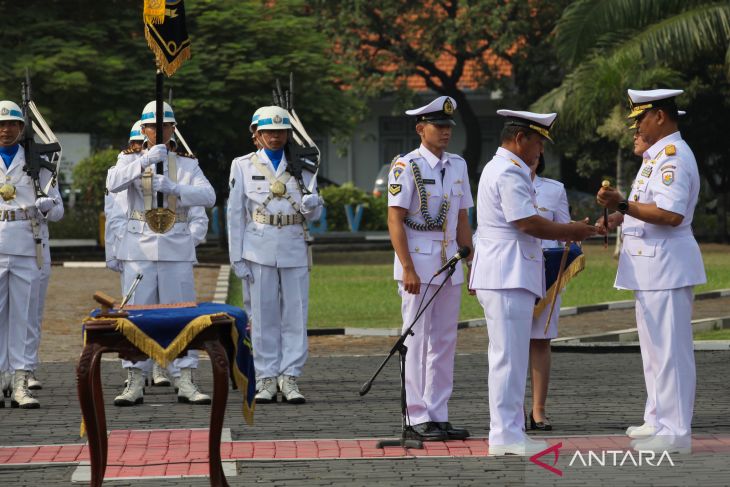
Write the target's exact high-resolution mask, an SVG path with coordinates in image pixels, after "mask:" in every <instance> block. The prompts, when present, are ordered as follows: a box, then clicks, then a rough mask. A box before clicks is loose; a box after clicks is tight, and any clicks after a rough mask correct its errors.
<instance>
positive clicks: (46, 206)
mask: <svg viewBox="0 0 730 487" xmlns="http://www.w3.org/2000/svg"><path fill="white" fill-rule="evenodd" d="M54 206H56V201H55V200H54V199H53V198H48V197H47V196H41V197H40V198H38V199H36V200H35V207H36V208H38V211H40V212H41V213H43V214H46V213H48V212H49V211H51V208H53V207H54Z"/></svg>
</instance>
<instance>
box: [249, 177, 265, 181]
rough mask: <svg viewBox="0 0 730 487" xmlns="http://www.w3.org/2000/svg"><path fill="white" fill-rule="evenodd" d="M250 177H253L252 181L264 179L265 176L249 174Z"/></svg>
mask: <svg viewBox="0 0 730 487" xmlns="http://www.w3.org/2000/svg"><path fill="white" fill-rule="evenodd" d="M251 179H253V180H254V181H265V180H266V176H251Z"/></svg>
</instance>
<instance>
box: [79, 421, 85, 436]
mask: <svg viewBox="0 0 730 487" xmlns="http://www.w3.org/2000/svg"><path fill="white" fill-rule="evenodd" d="M84 436H86V423H85V422H84V418H81V426H80V427H79V437H80V438H83V437H84Z"/></svg>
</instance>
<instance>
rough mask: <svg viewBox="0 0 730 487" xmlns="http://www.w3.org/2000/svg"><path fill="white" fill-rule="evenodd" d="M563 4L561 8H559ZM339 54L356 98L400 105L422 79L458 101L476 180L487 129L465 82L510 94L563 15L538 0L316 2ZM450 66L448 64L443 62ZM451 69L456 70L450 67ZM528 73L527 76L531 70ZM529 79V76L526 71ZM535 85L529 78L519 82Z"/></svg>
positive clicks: (465, 152) (360, 0) (464, 154)
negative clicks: (516, 67)
mask: <svg viewBox="0 0 730 487" xmlns="http://www.w3.org/2000/svg"><path fill="white" fill-rule="evenodd" d="M557 3H558V4H560V3H561V2H557ZM312 4H313V5H314V6H315V9H316V10H317V11H318V12H319V14H320V16H321V17H322V22H323V28H324V29H325V30H326V31H327V32H328V33H329V35H330V36H331V38H332V42H333V45H334V46H335V49H334V50H335V55H336V56H337V59H338V60H340V61H341V62H342V63H345V64H346V65H348V66H351V67H352V72H351V74H352V76H351V77H350V78H348V79H347V81H348V85H350V87H351V90H352V92H353V94H354V95H355V96H357V97H359V98H363V99H372V98H376V97H379V96H381V95H383V94H386V93H387V94H395V95H396V96H397V97H399V98H400V101H401V103H400V105H404V104H405V102H406V101H408V100H410V98H411V97H412V96H413V93H412V92H411V91H410V89H409V88H408V86H407V84H406V80H407V79H408V77H410V76H417V77H420V78H421V79H422V80H423V82H424V83H425V85H426V87H427V88H428V89H430V90H432V91H434V92H436V93H438V94H442V95H449V96H452V97H453V98H454V99H455V100H456V102H457V104H458V109H459V110H458V111H459V113H460V117H461V120H462V121H463V123H464V127H465V131H466V148H465V150H464V153H463V156H464V158H465V159H466V161H467V164H468V167H469V175H470V177H471V178H472V179H475V177H476V171H477V167H478V166H479V164H480V163H481V162H482V161H481V160H480V158H481V145H482V144H481V140H482V135H481V128H480V126H479V119H478V118H477V115H476V112H475V110H474V106H473V103H474V102H473V101H472V99H471V98H470V96H469V94H470V92H471V91H473V90H474V89H475V86H471V85H468V84H466V83H465V79H466V73H467V72H468V73H469V75H470V77H471V79H474V80H476V83H477V86H476V88H477V89H479V90H481V91H485V92H491V91H493V90H498V89H503V90H508V89H509V88H510V86H511V84H512V80H511V79H510V78H509V72H510V69H511V66H512V64H513V63H516V62H522V61H523V60H524V58H525V56H526V54H527V53H529V52H530V51H529V48H528V47H526V46H536V45H539V44H540V42H541V40H542V39H543V38H545V37H546V36H548V35H549V33H550V31H551V29H552V24H551V22H553V23H554V22H555V20H556V19H557V17H558V15H559V13H560V10H559V9H557V10H556V9H555V8H554V7H551V6H550V2H543V1H538V0H531V1H522V2H514V1H507V0H444V1H429V2H423V1H420V0H403V1H398V2H393V1H390V0H368V1H362V0H342V1H337V2H333V1H328V0H312ZM443 59H447V60H448V61H449V62H448V63H440V62H439V61H440V60H443ZM446 65H448V68H445V67H444V66H446ZM525 72H526V71H525ZM520 73H521V74H522V71H520ZM519 80H520V84H521V85H522V86H528V85H530V82H529V76H521V77H520V78H519Z"/></svg>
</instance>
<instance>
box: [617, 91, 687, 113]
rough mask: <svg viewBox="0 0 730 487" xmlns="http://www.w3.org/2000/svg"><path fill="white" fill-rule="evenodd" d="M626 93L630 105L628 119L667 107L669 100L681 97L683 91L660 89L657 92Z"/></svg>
mask: <svg viewBox="0 0 730 487" xmlns="http://www.w3.org/2000/svg"><path fill="white" fill-rule="evenodd" d="M628 93H629V102H630V103H631V113H629V118H636V117H638V116H640V115H642V114H643V113H644V112H645V111H647V110H649V109H651V108H657V107H660V106H662V105H664V106H667V102H668V101H669V100H671V99H673V98H674V97H676V96H679V95H681V94H682V93H684V90H669V89H666V88H661V89H658V90H628Z"/></svg>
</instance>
